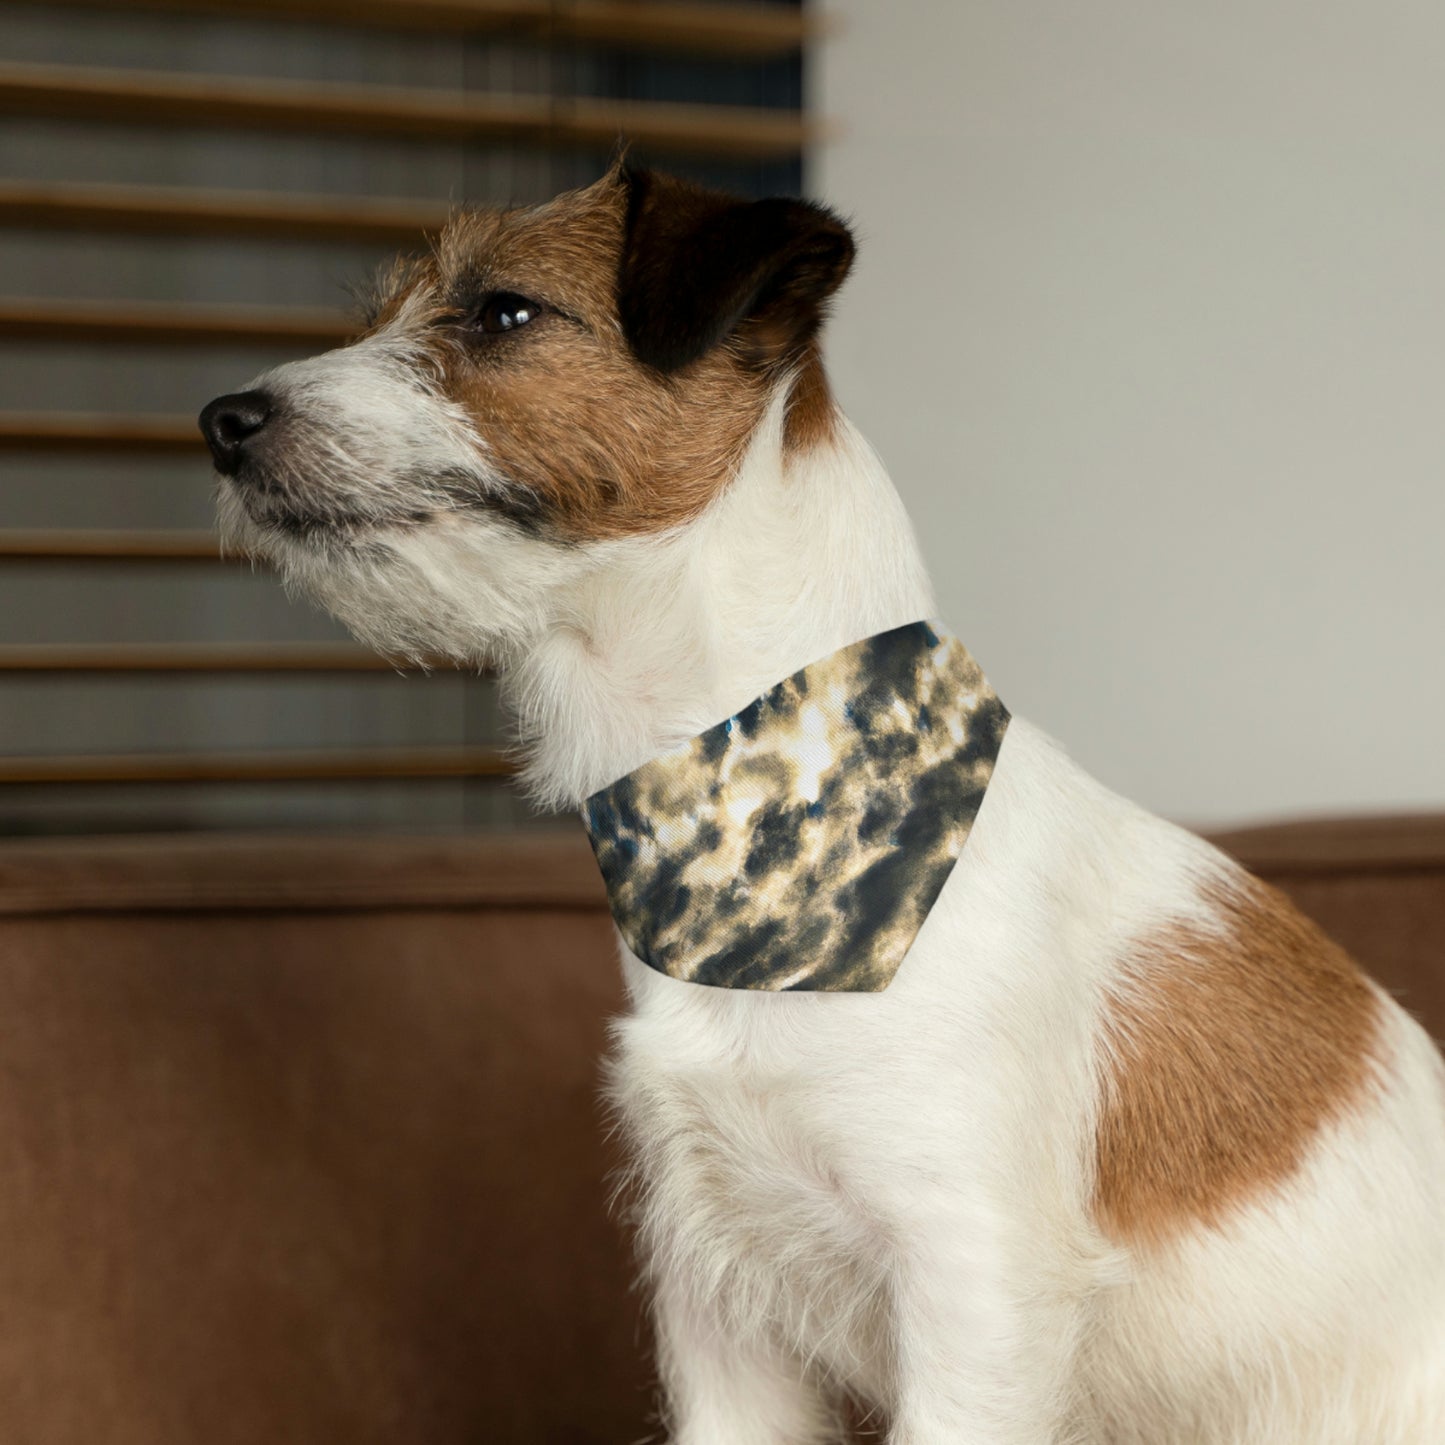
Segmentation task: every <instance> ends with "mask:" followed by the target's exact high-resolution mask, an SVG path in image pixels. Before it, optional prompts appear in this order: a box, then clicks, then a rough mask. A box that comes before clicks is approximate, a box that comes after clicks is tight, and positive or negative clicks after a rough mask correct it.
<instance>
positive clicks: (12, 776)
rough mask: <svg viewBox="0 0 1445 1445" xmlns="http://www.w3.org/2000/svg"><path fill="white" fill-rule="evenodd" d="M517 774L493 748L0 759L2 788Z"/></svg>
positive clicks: (90, 754)
mask: <svg viewBox="0 0 1445 1445" xmlns="http://www.w3.org/2000/svg"><path fill="white" fill-rule="evenodd" d="M515 771H516V769H515V767H514V766H513V764H512V762H511V761H510V760H509V759H508V758H507V757H506V756H505V755H504V754H502V753H500V752H498V751H497V750H496V749H495V748H444V747H437V748H358V749H352V750H347V751H335V752H332V751H324V752H323V751H314V752H259V753H241V752H237V753H77V754H72V755H66V756H61V755H56V756H52V757H0V784H11V785H17V784H34V783H45V784H57V783H323V782H353V781H355V782H362V781H368V780H378V779H385V778H390V779H405V778H414V779H423V778H502V777H508V776H510V775H511V774H512V773H513V772H515Z"/></svg>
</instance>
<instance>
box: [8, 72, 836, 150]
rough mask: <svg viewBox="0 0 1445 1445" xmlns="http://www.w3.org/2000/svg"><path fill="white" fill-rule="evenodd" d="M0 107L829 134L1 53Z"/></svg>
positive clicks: (203, 119) (86, 116) (117, 115)
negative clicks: (36, 60)
mask: <svg viewBox="0 0 1445 1445" xmlns="http://www.w3.org/2000/svg"><path fill="white" fill-rule="evenodd" d="M0 114H10V115H39V116H52V117H62V118H66V119H79V120H97V121H107V122H112V123H113V122H132V123H139V124H145V125H168V126H183V127H187V128H192V129H194V128H197V127H207V128H219V129H230V130H273V131H275V130H280V131H293V132H303V133H308V134H314V133H334V134H352V135H392V136H401V137H404V138H409V139H413V140H430V141H450V142H454V143H458V144H467V143H478V142H485V141H494V142H501V143H506V144H513V145H514V144H521V143H526V144H532V145H542V146H553V147H583V148H587V149H591V150H610V149H612V148H613V147H614V146H615V145H616V144H617V142H618V140H619V138H625V139H628V140H632V141H635V142H637V143H638V144H639V145H641V146H643V147H645V148H647V149H648V150H652V151H656V152H659V153H661V152H670V153H673V154H686V155H697V156H718V157H725V158H729V159H736V160H771V159H776V158H780V157H791V156H795V155H798V154H799V153H800V152H801V151H802V150H803V149H804V147H805V146H806V145H808V144H809V143H810V142H811V141H812V140H814V139H817V138H819V131H818V130H817V128H816V127H814V126H813V125H811V123H810V122H809V121H807V120H806V119H805V118H804V117H803V116H802V115H801V114H798V113H796V112H793V111H780V110H758V109H753V108H747V107H743V106H703V105H677V104H672V103H666V102H662V101H616V100H600V99H593V98H589V97H586V96H574V97H568V98H560V97H557V96H545V95H509V96H498V95H480V94H474V93H470V92H464V91H443V90H426V89H417V88H403V87H398V86H358V85H338V84H335V83H333V82H323V81H311V80H308V81H290V80H286V81H283V80H252V79H246V80H237V79H234V78H232V77H230V76H221V75H172V74H168V73H166V72H163V71H146V70H110V69H101V68H97V67H91V66H61V65H31V64H4V65H0Z"/></svg>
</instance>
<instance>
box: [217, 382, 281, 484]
mask: <svg viewBox="0 0 1445 1445" xmlns="http://www.w3.org/2000/svg"><path fill="white" fill-rule="evenodd" d="M274 410H275V404H274V402H273V401H272V398H271V397H270V396H269V395H268V394H267V393H266V392H264V391H238V392H233V393H231V394H230V395H229V396H218V397H217V398H216V399H215V401H213V402H211V403H209V404H208V405H207V406H206V408H205V410H204V411H202V412H201V415H200V424H201V435H202V436H204V437H205V439H206V445H207V446H208V447H210V449H211V456H212V458H213V459H214V460H215V463H216V470H217V471H218V472H220V473H221V475H222V476H226V477H233V476H235V475H236V473H237V472H238V471H240V470H241V466H242V464H243V463H244V462H245V460H246V453H247V450H248V448H252V449H253V448H254V446H255V444H256V438H257V437H258V436H259V435H260V433H261V432H262V431H264V430H265V427H266V423H267V422H268V421H270V419H271V416H272V413H273V412H274Z"/></svg>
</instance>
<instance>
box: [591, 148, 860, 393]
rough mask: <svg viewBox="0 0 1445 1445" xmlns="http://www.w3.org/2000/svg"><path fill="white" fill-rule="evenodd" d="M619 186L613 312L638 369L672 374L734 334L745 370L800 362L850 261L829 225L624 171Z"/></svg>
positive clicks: (789, 209)
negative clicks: (622, 219) (622, 190)
mask: <svg viewBox="0 0 1445 1445" xmlns="http://www.w3.org/2000/svg"><path fill="white" fill-rule="evenodd" d="M620 180H621V183H622V184H623V185H624V186H626V188H627V193H628V194H627V220H626V231H625V233H624V236H623V242H622V261H621V265H620V267H619V271H618V285H617V300H618V313H619V316H620V318H621V321H622V330H623V333H624V335H625V336H626V337H627V341H628V344H629V345H630V346H631V347H632V350H633V353H634V355H636V356H637V358H638V359H639V360H640V361H642V362H644V363H646V364H647V365H648V366H651V367H653V368H655V369H656V370H657V371H661V372H664V373H666V372H673V371H677V370H679V369H680V368H681V367H684V366H686V365H687V364H688V363H689V362H692V361H696V360H697V359H698V357H700V356H703V355H705V354H706V353H707V352H709V351H711V350H712V348H713V347H714V346H716V345H718V344H719V343H720V342H722V341H724V340H725V339H726V338H728V337H730V336H733V335H737V337H738V340H739V343H740V345H741V348H742V352H743V355H744V356H745V357H746V358H747V359H748V360H749V361H751V362H752V363H753V364H756V365H763V366H770V365H775V364H777V363H779V362H786V361H788V360H790V359H792V358H793V357H795V356H796V355H798V354H799V353H800V351H801V350H802V348H803V347H804V345H805V344H806V342H807V341H808V340H809V339H810V338H811V337H812V335H813V333H814V332H815V331H817V329H818V326H819V325H820V323H821V322H822V320H823V316H824V312H825V308H826V305H827V301H828V298H829V297H830V296H831V295H832V294H833V292H834V291H836V290H837V289H838V287H839V285H841V284H842V281H843V278H844V277H845V276H846V275H847V274H848V268H849V266H851V265H852V263H853V237H852V236H851V235H850V234H849V231H848V228H847V226H845V225H844V224H843V222H842V221H840V220H839V219H838V217H837V216H835V215H834V214H833V213H832V212H831V211H828V210H825V209H824V208H823V207H822V206H815V205H811V204H809V203H808V202H807V201H795V200H789V199H786V198H784V197H775V198H773V199H771V200H766V201H740V200H738V199H736V198H735V197H733V196H727V195H723V194H721V193H720V192H717V191H708V190H704V189H703V188H702V187H701V186H695V185H692V184H691V183H689V182H687V181H682V180H678V179H677V178H676V177H673V176H666V175H661V174H659V173H657V172H653V171H646V170H634V169H631V168H628V167H623V168H622V171H621V175H620Z"/></svg>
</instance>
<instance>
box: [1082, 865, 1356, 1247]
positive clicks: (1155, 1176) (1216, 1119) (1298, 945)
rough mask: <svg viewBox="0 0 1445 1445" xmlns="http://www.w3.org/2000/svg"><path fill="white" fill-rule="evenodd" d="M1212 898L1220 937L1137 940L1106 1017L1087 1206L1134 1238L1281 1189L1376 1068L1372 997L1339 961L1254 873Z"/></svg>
mask: <svg viewBox="0 0 1445 1445" xmlns="http://www.w3.org/2000/svg"><path fill="white" fill-rule="evenodd" d="M1214 901H1215V902H1216V904H1217V910H1218V915H1219V918H1220V920H1221V923H1222V925H1223V926H1222V927H1221V929H1220V930H1219V932H1217V933H1216V932H1213V931H1211V930H1208V929H1205V928H1203V927H1199V926H1193V925H1187V924H1182V923H1181V924H1178V925H1175V926H1173V927H1170V928H1168V929H1165V930H1163V931H1161V932H1160V933H1158V934H1157V935H1155V936H1154V937H1152V938H1150V939H1148V940H1146V941H1145V942H1144V943H1143V944H1141V945H1139V946H1138V948H1137V949H1136V950H1135V960H1136V969H1135V971H1134V982H1132V983H1131V984H1130V985H1127V986H1126V987H1125V988H1121V989H1120V990H1119V991H1118V993H1117V994H1116V996H1115V997H1114V998H1113V999H1112V1000H1111V1003H1110V1008H1109V1012H1108V1015H1107V1017H1106V1020H1105V1030H1106V1038H1107V1042H1108V1049H1109V1063H1108V1066H1107V1072H1106V1074H1105V1077H1104V1080H1103V1094H1102V1100H1101V1105H1102V1108H1101V1116H1100V1119H1099V1124H1098V1133H1097V1139H1096V1146H1097V1180H1096V1188H1095V1201H1094V1202H1095V1211H1096V1215H1097V1217H1098V1219H1099V1221H1100V1223H1101V1224H1102V1226H1103V1227H1104V1228H1105V1229H1106V1230H1107V1232H1108V1233H1110V1234H1111V1235H1113V1236H1115V1237H1117V1238H1120V1239H1123V1240H1127V1241H1130V1242H1134V1243H1141V1244H1158V1243H1161V1242H1163V1241H1165V1240H1167V1239H1169V1238H1170V1237H1172V1236H1175V1235H1177V1234H1178V1233H1179V1232H1180V1231H1182V1230H1184V1229H1187V1228H1189V1227H1190V1226H1197V1225H1199V1224H1204V1225H1208V1226H1219V1225H1221V1224H1222V1223H1223V1222H1224V1221H1225V1220H1226V1218H1227V1216H1228V1214H1229V1212H1230V1211H1231V1210H1232V1209H1234V1208H1236V1207H1239V1206H1241V1205H1244V1204H1246V1203H1248V1202H1249V1201H1251V1200H1256V1199H1259V1198H1260V1197H1261V1196H1262V1195H1264V1194H1266V1193H1267V1192H1268V1191H1269V1190H1271V1189H1274V1188H1277V1187H1279V1186H1280V1185H1282V1184H1283V1183H1284V1182H1285V1181H1286V1180H1288V1179H1289V1177H1290V1176H1291V1175H1292V1174H1293V1173H1294V1172H1295V1171H1296V1170H1297V1169H1298V1168H1299V1167H1300V1165H1301V1163H1302V1162H1303V1160H1304V1158H1305V1155H1306V1153H1307V1151H1308V1149H1309V1148H1310V1145H1311V1143H1312V1142H1313V1141H1314V1140H1315V1138H1316V1137H1317V1135H1318V1134H1319V1131H1320V1130H1321V1128H1322V1127H1324V1126H1325V1125H1327V1124H1328V1123H1330V1122H1332V1121H1334V1120H1336V1119H1339V1118H1341V1117H1343V1116H1344V1115H1345V1114H1347V1113H1348V1112H1349V1110H1351V1109H1352V1108H1354V1107H1357V1106H1358V1105H1359V1104H1360V1103H1361V1102H1362V1100H1363V1099H1364V1098H1365V1097H1366V1095H1367V1092H1368V1088H1369V1084H1370V1081H1371V1078H1372V1075H1373V1065H1374V1050H1375V1045H1376V1041H1377V1038H1378V1032H1379V1024H1380V1010H1379V1002H1378V999H1377V997H1376V995H1375V994H1374V992H1373V991H1372V990H1371V988H1370V986H1369V984H1368V983H1367V981H1366V980H1365V978H1364V976H1363V975H1362V974H1361V973H1360V971H1359V970H1358V969H1357V968H1356V966H1355V965H1354V963H1353V962H1352V960H1351V959H1350V958H1349V957H1348V956H1347V955H1346V954H1345V953H1344V952H1343V951H1342V950H1341V949H1340V948H1338V947H1336V945H1335V944H1333V943H1331V942H1330V941H1329V939H1327V938H1326V937H1325V936H1324V935H1323V934H1322V933H1321V932H1320V931H1319V930H1318V929H1317V928H1316V927H1315V926H1314V924H1312V923H1311V922H1309V920H1308V919H1306V918H1304V917H1303V916H1302V915H1301V914H1300V913H1299V912H1297V911H1296V909H1295V908H1294V907H1293V906H1292V905H1291V904H1290V903H1289V901H1288V900H1287V899H1286V898H1285V897H1284V896H1283V895H1282V894H1280V893H1279V892H1277V891H1276V890H1275V889H1273V888H1270V887H1268V886H1267V885H1265V884H1263V883H1260V882H1258V881H1257V880H1254V879H1248V880H1246V881H1245V882H1244V884H1243V886H1242V887H1241V888H1240V889H1239V890H1238V891H1236V892H1231V893H1230V894H1228V895H1227V896H1225V895H1221V896H1220V897H1218V898H1217V899H1216V900H1214Z"/></svg>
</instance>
